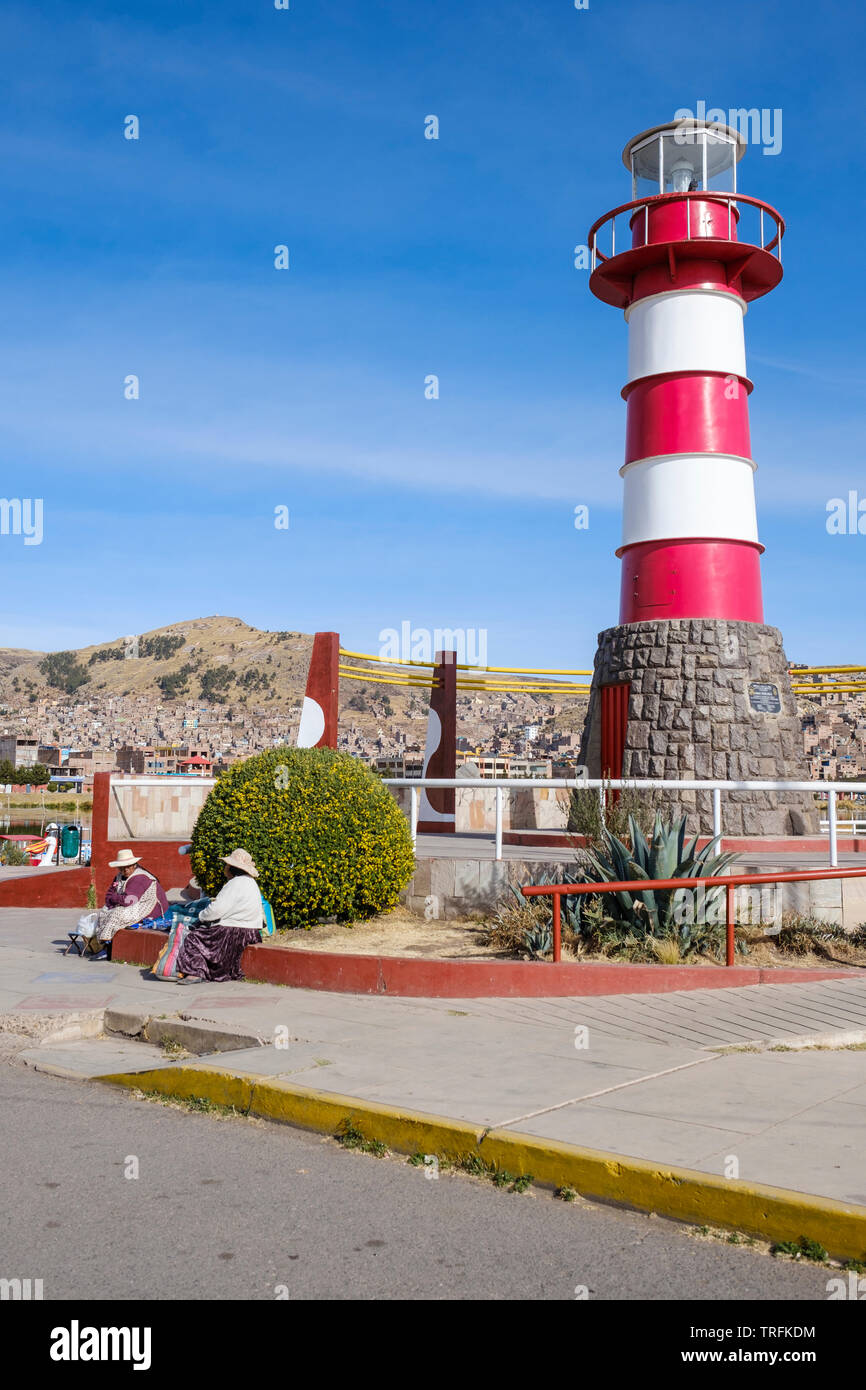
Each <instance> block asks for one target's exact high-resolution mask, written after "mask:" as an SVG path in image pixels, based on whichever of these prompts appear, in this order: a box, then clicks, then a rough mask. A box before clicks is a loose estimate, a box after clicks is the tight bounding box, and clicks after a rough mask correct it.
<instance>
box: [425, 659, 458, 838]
mask: <svg viewBox="0 0 866 1390" xmlns="http://www.w3.org/2000/svg"><path fill="white" fill-rule="evenodd" d="M421 775H422V776H423V777H449V778H454V777H456V776H457V653H456V652H446V651H441V652H437V653H436V664H435V666H434V667H433V676H432V689H431V691H430V713H429V715H428V716H427V744H426V748H425V750H424V767H423V771H422V774H421ZM456 804H457V795H456V792H455V790H454V788H453V787H430V788H427V787H425V788H424V789H423V790H422V792H421V798H420V804H419V807H418V833H419V834H421V835H443V834H447V835H453V834H454V832H455V830H456V824H457V821H456V809H455V808H456Z"/></svg>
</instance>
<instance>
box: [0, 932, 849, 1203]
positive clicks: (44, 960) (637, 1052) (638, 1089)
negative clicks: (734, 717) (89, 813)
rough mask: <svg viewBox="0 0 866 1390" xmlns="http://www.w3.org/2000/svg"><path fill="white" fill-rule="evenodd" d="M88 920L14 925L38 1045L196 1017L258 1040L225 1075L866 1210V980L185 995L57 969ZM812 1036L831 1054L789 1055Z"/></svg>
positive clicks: (106, 1059) (17, 968) (22, 1024)
mask: <svg viewBox="0 0 866 1390" xmlns="http://www.w3.org/2000/svg"><path fill="white" fill-rule="evenodd" d="M77 916H78V913H77V912H72V911H66V910H60V909H56V910H24V909H5V910H3V911H0V981H2V983H0V1015H2V1025H3V1027H4V1028H5V1029H6V1030H7V1031H8V1030H12V1031H16V1030H17V1031H19V1032H20V1031H22V1030H24V1031H29V1032H33V1033H35V1034H38V1033H39V1031H40V1028H41V1029H42V1031H43V1032H44V1031H45V1020H46V1019H53V1020H54V1021H56V1023H57V1026H58V1027H60V1026H62V1024H63V1021H64V1020H68V1019H69V1018H70V1017H72V1016H73V1015H75V1016H77V1017H79V1018H87V1017H88V1016H89V1017H90V1018H91V1019H95V1020H96V1023H97V1026H98V1021H99V1019H100V1017H101V1011H104V1010H106V1009H113V1010H132V1011H135V1010H137V1011H139V1012H140V1013H144V1014H146V1015H149V1016H150V1017H152V1018H158V1017H159V1016H161V1015H168V1016H174V1015H176V1014H182V1015H183V1016H185V1017H187V1018H189V1019H193V1020H204V1021H210V1022H211V1023H215V1024H218V1025H219V1026H220V1028H221V1029H222V1030H225V1031H227V1032H232V1031H235V1032H237V1033H239V1034H240V1033H245V1034H247V1035H249V1034H250V1033H254V1034H256V1035H258V1037H260V1038H261V1039H262V1042H263V1045H262V1046H260V1047H252V1048H250V1047H243V1048H241V1049H239V1050H237V1051H234V1052H231V1053H229V1054H228V1055H227V1054H226V1053H224V1052H223V1053H221V1054H220V1055H219V1056H210V1057H205V1058H200V1059H199V1065H201V1064H202V1063H204V1065H206V1066H212V1067H213V1068H214V1069H218V1070H220V1071H226V1070H230V1071H232V1072H233V1073H236V1074H239V1075H247V1076H252V1075H255V1076H271V1077H274V1078H280V1079H282V1080H285V1081H291V1082H294V1083H298V1084H300V1085H302V1086H308V1087H315V1088H317V1089H318V1090H320V1091H325V1092H332V1093H338V1094H343V1095H349V1096H354V1097H358V1098H359V1099H363V1100H371V1101H377V1102H379V1103H386V1104H392V1105H399V1106H404V1107H408V1108H411V1109H413V1110H416V1111H423V1112H426V1113H428V1114H433V1115H439V1116H446V1117H448V1118H450V1119H454V1120H465V1121H468V1122H470V1123H472V1124H476V1125H482V1126H485V1127H488V1128H511V1129H512V1130H514V1131H520V1132H521V1133H523V1134H531V1135H537V1136H541V1137H543V1138H547V1139H556V1140H564V1141H567V1142H568V1143H571V1144H577V1145H582V1146H587V1147H591V1148H594V1149H603V1150H609V1151H611V1152H614V1153H617V1154H622V1155H628V1156H630V1157H634V1158H645V1159H649V1160H651V1161H653V1162H658V1163H668V1164H674V1165H678V1166H682V1167H686V1168H690V1169H693V1170H697V1171H698V1172H702V1173H710V1174H715V1175H717V1176H720V1177H731V1176H737V1177H739V1178H740V1179H742V1180H744V1181H747V1182H750V1183H763V1184H769V1185H771V1186H775V1187H782V1188H788V1189H793V1190H795V1191H798V1192H804V1193H810V1194H814V1195H820V1196H824V1197H828V1198H833V1199H837V1200H841V1201H845V1202H849V1203H855V1204H859V1205H863V1206H864V1207H866V1172H864V1165H863V1150H864V1142H866V1050H842V1048H841V1046H840V1045H842V1044H848V1046H849V1047H850V1046H851V1045H852V1044H856V1043H859V1042H862V1041H863V1040H864V1039H866V978H864V979H863V980H862V981H861V980H859V979H852V980H839V981H825V982H823V983H813V984H806V985H771V986H762V987H760V988H755V987H747V988H740V989H729V990H725V991H724V992H720V991H716V990H698V991H692V992H689V993H688V994H674V995H671V994H666V995H661V996H647V995H640V996H624V995H617V996H615V997H611V998H604V997H602V998H599V997H596V998H580V999H550V1000H548V999H532V1000H495V999H485V1000H465V999H461V1000H448V999H441V1000H440V999H430V1000H423V999H396V998H387V997H384V998H383V997H381V996H356V995H345V994H340V995H330V994H323V993H318V992H312V991H296V990H289V989H281V988H275V987H272V986H267V985H255V984H247V983H243V982H241V983H237V984H227V985H191V986H179V985H176V984H173V983H172V984H168V983H161V982H159V981H156V980H154V979H153V978H152V977H151V976H150V975H149V974H148V973H147V972H144V971H142V970H140V969H139V968H138V967H134V966H123V965H112V964H110V963H106V962H97V961H94V960H87V959H79V958H78V957H74V956H68V957H64V956H62V955H61V951H62V949H63V947H64V946H65V944H66V937H65V933H66V931H67V930H68V929H69V928H70V927H71V926H73V925H74V923H75V921H76V919H77ZM539 968H543V967H539ZM28 1020H29V1021H30V1022H29V1023H28ZM94 1031H95V1030H94ZM803 1039H812V1040H813V1041H819V1042H821V1043H822V1044H823V1045H824V1046H825V1047H827V1048H828V1050H788V1049H790V1048H792V1047H794V1046H795V1045H799V1044H800V1043H801V1042H802V1040H803ZM771 1046H776V1047H782V1048H784V1049H785V1050H782V1051H772V1050H769V1048H770V1047H771ZM725 1048H741V1049H742V1048H748V1049H750V1050H745V1051H743V1050H740V1051H733V1052H730V1051H729V1052H725V1051H719V1050H718V1049H725ZM22 1055H23V1058H24V1060H25V1061H27V1062H29V1063H30V1064H33V1065H39V1066H40V1067H41V1068H43V1069H46V1070H56V1071H58V1072H59V1073H60V1074H65V1075H80V1076H95V1075H101V1074H105V1073H106V1072H110V1071H121V1070H124V1071H129V1070H131V1069H135V1068H138V1069H141V1070H145V1069H147V1068H152V1067H153V1066H154V1064H155V1061H156V1060H159V1061H163V1055H162V1054H161V1053H160V1052H159V1051H158V1050H157V1049H155V1048H153V1047H151V1046H147V1045H145V1044H143V1043H138V1042H130V1041H125V1040H118V1039H115V1040H110V1041H109V1040H106V1041H100V1040H96V1039H95V1040H89V1041H88V1042H86V1043H82V1042H79V1043H76V1042H68V1043H63V1042H60V1043H46V1042H41V1043H40V1042H38V1040H37V1038H36V1037H34V1040H33V1044H32V1046H29V1047H26V1048H25V1049H24V1052H23V1054H22ZM165 1065H166V1066H169V1067H170V1066H175V1065H178V1064H177V1063H174V1062H165Z"/></svg>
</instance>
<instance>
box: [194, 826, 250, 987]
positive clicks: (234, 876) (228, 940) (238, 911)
mask: <svg viewBox="0 0 866 1390" xmlns="http://www.w3.org/2000/svg"><path fill="white" fill-rule="evenodd" d="M223 863H224V864H225V866H226V868H225V875H226V883H225V885H224V887H222V888H221V889H220V891H219V892H218V893H217V895H216V897H215V898H214V900H213V902H212V903H211V904H210V906H209V907H206V908H204V909H203V911H202V912H201V913H200V914H199V917H198V921H197V922H196V923H195V924H194V925H193V926H191V927H190V929H189V931H188V932H187V934H186V936H185V937H184V940H183V944H182V946H181V948H180V951H179V953H178V958H177V969H178V979H179V981H181V982H185V981H187V980H189V981H196V980H214V981H216V982H218V983H223V982H224V981H226V980H240V979H242V974H241V957H242V956H243V953H244V951H245V950H246V948H247V946H253V945H256V944H257V943H258V942H260V941H261V939H262V926H263V924H264V914H263V910H262V895H261V893H260V892H259V890H258V886H257V884H256V879H257V878H258V876H259V871H258V869H257V868H256V866H255V864H254V863H253V859H252V855H250V854H248V853H247V851H246V850H245V849H235V850H232V852H231V854H227V855H225V856H224V857H223Z"/></svg>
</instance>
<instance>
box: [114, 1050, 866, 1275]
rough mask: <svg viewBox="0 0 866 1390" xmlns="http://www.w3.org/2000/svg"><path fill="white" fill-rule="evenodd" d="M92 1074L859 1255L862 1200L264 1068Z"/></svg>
mask: <svg viewBox="0 0 866 1390" xmlns="http://www.w3.org/2000/svg"><path fill="white" fill-rule="evenodd" d="M95 1080H98V1081H104V1082H107V1083H109V1084H111V1085H115V1086H126V1087H129V1088H132V1089H137V1090H142V1091H156V1092H158V1093H159V1094H161V1095H165V1096H174V1097H176V1098H178V1099H193V1098H204V1099H207V1100H211V1101H213V1102H214V1103H215V1104H218V1105H232V1106H235V1107H236V1108H237V1109H238V1110H242V1111H244V1113H247V1114H250V1115H257V1116H260V1117H262V1118H264V1119H268V1120H276V1121H279V1122H281V1123H283V1124H290V1125H295V1126H297V1127H299V1128H301V1129H310V1130H315V1131H316V1132H318V1133H324V1134H336V1133H337V1131H338V1129H339V1127H340V1125H341V1123H342V1122H343V1121H344V1120H347V1119H349V1120H352V1121H353V1123H354V1124H355V1125H356V1126H357V1128H359V1129H361V1130H362V1132H363V1134H364V1137H365V1138H366V1139H378V1140H380V1141H381V1142H382V1143H383V1144H385V1145H387V1147H388V1148H389V1149H394V1150H396V1151H397V1152H398V1153H407V1154H414V1153H426V1154H438V1155H440V1156H441V1157H447V1158H452V1159H453V1158H460V1157H462V1156H463V1155H466V1154H476V1155H477V1156H478V1157H479V1158H481V1159H483V1161H484V1162H485V1163H486V1164H488V1165H490V1166H492V1167H495V1168H500V1169H506V1170H507V1171H508V1172H510V1173H513V1174H514V1175H515V1176H516V1177H521V1176H524V1175H526V1174H531V1175H532V1177H533V1178H534V1180H535V1181H536V1182H537V1183H541V1184H543V1185H545V1186H551V1187H557V1188H558V1187H572V1188H574V1189H575V1191H576V1192H579V1193H580V1194H581V1196H583V1197H589V1198H595V1199H597V1200H601V1201H605V1202H614V1203H618V1204H620V1205H622V1206H627V1207H632V1208H636V1209H637V1210H638V1211H651V1212H656V1213H657V1214H658V1215H659V1216H669V1217H673V1218H674V1219H675V1220H679V1221H688V1222H692V1223H694V1224H697V1225H710V1226H724V1227H729V1228H731V1229H732V1230H737V1231H745V1232H747V1233H749V1234H750V1235H755V1236H759V1237H760V1238H761V1239H763V1240H771V1241H788V1240H793V1241H797V1240H799V1239H800V1238H801V1237H802V1236H805V1237H806V1238H807V1239H809V1240H814V1241H817V1242H818V1243H819V1244H820V1245H823V1246H824V1248H825V1249H826V1250H827V1251H828V1252H829V1254H831V1255H833V1256H834V1257H836V1258H838V1259H856V1260H862V1259H864V1258H866V1207H861V1206H854V1205H853V1204H849V1203H846V1202H837V1201H833V1200H832V1199H830V1198H828V1197H813V1196H811V1195H809V1194H807V1193H800V1192H793V1191H789V1190H787V1189H786V1188H782V1187H767V1186H764V1185H763V1184H759V1183H747V1182H741V1181H738V1180H734V1179H726V1178H719V1177H716V1176H715V1175H713V1174H711V1173H698V1172H695V1171H694V1170H693V1169H690V1168H674V1167H669V1166H667V1165H665V1164H659V1163H653V1162H652V1161H650V1160H649V1159H642V1158H627V1157H624V1156H623V1155H622V1154H613V1153H605V1152H604V1151H603V1150H601V1149H584V1148H580V1147H579V1146H578V1145H576V1144H565V1143H561V1142H559V1141H557V1140H553V1139H542V1138H539V1137H537V1136H536V1135H532V1134H521V1133H518V1132H515V1131H512V1130H505V1129H494V1130H485V1129H484V1127H483V1126H481V1125H472V1124H469V1123H467V1122H466V1121H464V1120H449V1119H447V1118H445V1117H443V1116H439V1115H426V1114H423V1113H421V1112H419V1111H415V1110H408V1109H403V1108H402V1107H399V1106H393V1105H382V1104H379V1103H378V1102H377V1101H371V1100H359V1099H358V1097H357V1096H342V1095H338V1094H336V1093H334V1092H330V1091H318V1090H314V1089H313V1088H312V1087H307V1086H295V1085H291V1084H289V1083H287V1082H284V1081H279V1080H275V1079H274V1078H273V1077H269V1076H249V1077H243V1076H233V1075H232V1074H231V1073H229V1072H222V1071H219V1070H216V1069H215V1068H214V1069H212V1068H210V1067H186V1066H178V1067H160V1068H158V1069H156V1070H154V1071H148V1072H123V1073H117V1074H115V1075H111V1076H100V1077H96V1078H95Z"/></svg>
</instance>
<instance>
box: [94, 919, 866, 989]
mask: <svg viewBox="0 0 866 1390" xmlns="http://www.w3.org/2000/svg"><path fill="white" fill-rule="evenodd" d="M167 939H168V938H167V936H166V934H165V932H156V931H119V932H118V933H117V935H116V936H115V938H114V946H113V948H112V953H111V958H112V960H114V961H122V962H125V963H126V964H130V965H153V963H154V961H155V960H156V958H157V956H158V955H159V953H160V951H161V950H162V948H163V946H164V945H165V943H166V941H167ZM241 965H242V968H243V972H244V975H245V976H246V978H247V979H248V980H255V981H256V982H258V983H259V984H271V985H289V986H291V987H293V988H295V989H320V990H328V991H333V992H334V993H337V994H393V995H399V996H402V997H403V998H422V999H425V998H426V999H481V998H491V997H493V998H500V999H505V998H545V997H547V998H553V997H560V998H561V997H563V996H565V997H570V998H577V997H579V996H581V995H595V994H670V993H673V992H674V991H676V990H690V989H726V988H730V987H731V986H733V985H769V984H774V985H778V984H794V983H797V982H799V983H801V984H806V983H809V982H813V981H815V980H835V979H845V978H849V977H851V976H855V977H856V973H857V972H855V971H851V970H847V971H846V970H788V969H785V968H780V969H773V968H769V967H767V968H761V967H759V966H753V965H736V966H733V967H732V968H731V969H727V968H725V967H724V966H718V967H713V966H705V965H608V964H606V963H604V962H601V963H598V964H595V963H591V964H579V963H577V962H572V961H565V962H563V963H562V964H560V965H552V964H550V963H549V962H543V961H490V962H488V961H475V960H465V961H454V960H418V959H411V958H409V957H406V956H403V957H400V956H350V955H342V954H337V953H336V952H335V953H333V954H331V953H330V952H328V951H296V950H287V949H286V948H285V947H281V946H265V945H262V946H248V947H247V949H246V950H245V951H244V955H243V960H242V962H241Z"/></svg>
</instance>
